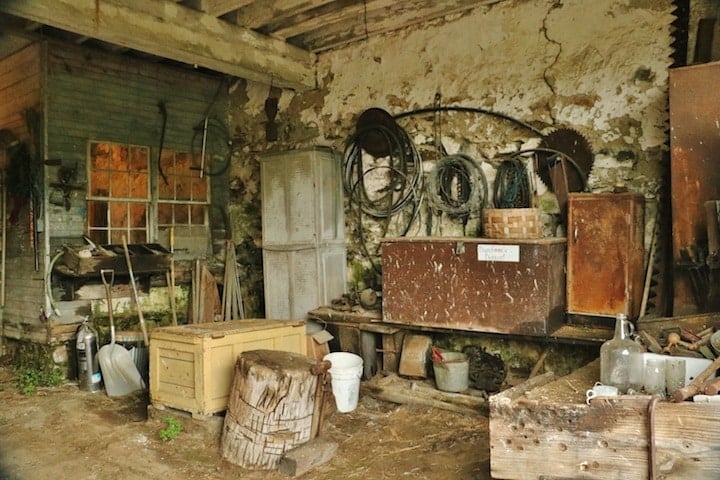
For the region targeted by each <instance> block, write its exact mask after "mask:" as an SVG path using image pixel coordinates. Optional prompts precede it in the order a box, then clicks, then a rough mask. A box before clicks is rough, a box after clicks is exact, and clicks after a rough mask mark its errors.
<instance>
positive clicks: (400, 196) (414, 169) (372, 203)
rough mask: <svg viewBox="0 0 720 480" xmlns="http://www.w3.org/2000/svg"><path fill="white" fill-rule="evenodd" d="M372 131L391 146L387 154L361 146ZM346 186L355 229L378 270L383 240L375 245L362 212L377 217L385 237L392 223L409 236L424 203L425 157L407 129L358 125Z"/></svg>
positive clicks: (349, 149)
mask: <svg viewBox="0 0 720 480" xmlns="http://www.w3.org/2000/svg"><path fill="white" fill-rule="evenodd" d="M368 134H370V136H372V137H373V138H377V139H381V140H382V141H384V142H385V144H386V145H387V147H388V148H387V151H388V155H386V156H384V157H381V158H375V157H373V156H371V155H369V154H367V153H366V152H365V151H364V150H363V149H362V147H361V139H362V138H367V137H366V135H368ZM343 186H344V188H345V191H346V192H347V194H348V197H349V200H350V207H351V208H354V209H356V214H357V217H358V225H357V230H356V234H357V237H358V239H359V243H360V248H361V250H362V253H363V255H364V256H365V257H366V258H367V259H368V260H369V261H370V263H371V265H372V267H373V269H374V270H375V271H376V272H377V273H379V272H380V271H381V267H380V258H379V257H380V254H379V251H380V244H379V242H376V243H375V245H374V246H370V243H371V242H370V241H369V239H368V238H367V235H366V233H365V230H364V229H365V226H364V222H363V220H362V218H363V215H367V216H369V217H371V218H372V219H373V220H375V221H376V222H378V224H379V227H380V238H383V237H385V236H387V235H388V234H389V232H390V231H391V226H392V227H394V228H393V234H397V233H399V236H404V235H406V234H407V232H408V231H409V230H410V227H411V225H412V223H413V222H414V221H415V219H416V218H417V217H418V215H419V211H420V205H421V203H422V200H423V198H422V188H421V187H422V159H421V157H420V155H419V153H418V152H417V150H416V148H415V145H414V144H413V142H412V140H411V139H410V137H409V136H408V135H407V133H406V132H405V130H403V129H402V128H401V127H400V126H396V127H395V128H392V129H390V128H388V127H387V126H385V125H381V124H368V125H365V126H363V127H362V128H359V129H358V130H357V131H356V132H355V134H354V135H352V136H351V137H350V138H348V140H347V141H346V144H345V152H344V166H343Z"/></svg>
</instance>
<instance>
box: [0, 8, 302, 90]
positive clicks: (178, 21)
mask: <svg viewBox="0 0 720 480" xmlns="http://www.w3.org/2000/svg"><path fill="white" fill-rule="evenodd" d="M0 11H3V12H5V13H9V14H11V15H15V16H19V17H23V18H26V19H29V20H32V21H37V22H41V23H44V24H47V25H51V26H53V27H56V28H60V29H63V30H68V31H71V32H74V33H77V34H80V35H87V36H90V37H93V38H97V39H99V40H103V41H106V42H109V43H113V44H117V45H120V46H124V47H127V48H132V49H135V50H139V51H141V52H147V53H150V54H153V55H158V56H160V57H164V58H169V59H172V60H177V61H180V62H184V63H188V64H190V65H199V66H203V67H206V68H209V69H211V70H215V71H218V72H222V73H226V74H229V75H234V76H238V77H242V78H247V79H250V80H254V81H258V82H262V83H266V84H271V83H272V84H273V85H276V86H280V87H285V88H293V89H297V90H308V89H311V88H314V87H315V72H314V56H313V55H312V54H311V53H309V52H306V51H304V50H301V49H299V48H297V47H293V46H292V45H289V44H287V43H285V42H283V41H281V40H277V39H274V38H270V37H266V36H263V35H261V34H258V33H256V32H254V31H252V30H250V29H246V28H243V27H239V26H236V25H232V24H230V23H228V22H225V21H223V20H219V19H217V18H215V17H213V16H211V15H208V14H205V13H202V12H198V11H195V10H192V9H190V8H187V7H183V6H181V5H177V4H176V3H175V2H172V1H167V0H156V1H153V2H137V1H134V0H104V1H103V2H96V1H95V0H56V1H54V2H51V3H49V4H48V3H47V2H45V1H44V0H8V1H5V2H2V3H1V4H0Z"/></svg>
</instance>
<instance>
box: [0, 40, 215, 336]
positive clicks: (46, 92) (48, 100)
mask: <svg viewBox="0 0 720 480" xmlns="http://www.w3.org/2000/svg"><path fill="white" fill-rule="evenodd" d="M226 89H227V85H226V84H223V85H222V88H221V79H220V78H219V77H212V76H208V75H203V74H200V73H197V72H192V71H187V70H182V69H175V68H170V67H168V66H162V65H158V64H156V63H152V62H149V61H143V60H140V59H132V58H127V57H119V56H116V55H112V54H110V53H104V52H99V51H94V50H90V49H87V48H83V47H79V46H76V45H67V44H59V43H52V42H50V43H38V44H34V45H32V46H30V47H27V48H26V49H24V50H22V51H20V52H18V53H16V54H14V55H12V56H10V57H7V58H5V59H3V60H0V92H2V96H3V97H2V98H7V99H10V100H9V101H7V102H4V103H3V104H2V105H0V128H9V129H11V130H12V131H13V132H15V133H16V135H17V136H19V137H20V138H21V139H23V140H25V139H27V138H28V136H29V135H28V129H27V125H26V122H25V118H24V116H23V111H24V110H25V109H27V108H34V109H36V111H37V112H39V113H40V114H41V118H42V119H43V125H42V127H41V128H39V129H38V130H39V132H40V135H41V137H42V138H41V139H40V140H41V141H40V142H39V143H40V144H42V145H43V146H44V149H45V152H44V153H42V154H41V155H40V158H44V159H47V160H48V161H47V162H45V165H40V166H39V169H40V171H41V174H40V176H41V177H43V178H42V179H41V182H40V183H44V185H45V191H44V201H43V202H42V203H43V205H42V209H41V210H42V212H43V215H42V217H41V218H40V219H39V226H40V231H41V232H40V235H39V242H38V244H39V250H40V251H39V257H38V258H39V269H38V270H36V269H35V255H34V251H33V248H32V236H31V235H30V220H29V209H28V206H27V205H21V208H19V209H18V211H17V220H16V221H15V222H14V223H13V224H11V225H9V227H8V248H7V254H8V258H7V267H8V270H7V271H8V275H7V285H6V287H7V302H6V306H5V309H4V311H3V334H4V336H5V337H9V338H15V339H19V340H29V341H33V342H40V343H54V342H57V341H63V340H68V339H70V338H72V336H73V334H74V329H75V325H74V323H75V322H77V321H78V320H79V319H80V318H81V316H82V315H84V314H87V313H89V312H90V302H89V301H80V302H78V301H67V302H61V301H58V302H57V305H58V307H59V309H60V316H57V315H53V312H50V311H48V309H47V305H46V296H45V266H46V265H47V264H48V263H49V262H50V259H51V258H52V256H53V255H54V254H55V253H56V252H57V251H58V250H59V248H61V246H62V245H63V244H67V243H81V242H82V239H81V235H82V234H83V233H85V227H86V222H87V220H86V203H85V198H86V192H85V190H84V189H83V188H78V189H77V190H75V191H73V192H72V196H71V202H70V209H69V210H66V209H65V208H64V206H62V205H54V204H51V203H50V202H49V198H50V195H51V194H53V193H54V198H58V197H59V198H61V196H60V195H58V192H53V187H52V184H53V183H55V182H56V181H57V174H58V169H59V168H60V166H65V167H75V166H77V177H76V178H75V182H74V183H75V185H77V186H81V187H84V186H85V185H86V182H87V157H88V141H89V140H98V141H109V142H117V143H126V144H134V145H146V146H149V147H151V168H152V169H156V168H157V166H156V164H157V160H156V159H157V154H158V147H159V145H160V137H161V132H162V116H161V114H160V109H159V106H158V103H159V102H160V101H163V102H165V105H166V110H167V123H166V129H165V135H164V143H163V145H164V148H167V149H174V150H178V151H189V149H190V144H191V140H192V136H193V132H194V130H193V127H194V126H195V125H198V124H201V123H202V119H203V118H204V116H205V115H206V114H209V115H211V116H213V115H214V116H216V117H217V118H219V119H222V120H223V121H224V120H225V118H224V116H223V115H225V112H227V105H226V102H227V100H226V98H227V96H226ZM218 180H219V179H213V183H214V184H216V183H217V182H218ZM220 199H222V195H220V196H219V197H218V199H216V200H215V201H217V200H220ZM222 203H224V201H222V200H221V203H220V204H222ZM152 235H153V233H152V232H151V236H152ZM149 240H150V241H155V240H156V239H155V238H150V239H149ZM45 245H49V247H50V248H49V249H48V250H47V252H46V251H45V248H44V247H45ZM54 286H55V285H53V287H54ZM56 300H57V299H56ZM48 316H49V317H50V318H49V319H48V318H47V317H48Z"/></svg>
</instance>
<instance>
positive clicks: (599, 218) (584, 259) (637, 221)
mask: <svg viewBox="0 0 720 480" xmlns="http://www.w3.org/2000/svg"><path fill="white" fill-rule="evenodd" d="M644 214H645V200H644V198H643V196H642V195H641V194H636V193H573V194H570V195H569V196H568V247H567V250H568V256H567V269H568V272H567V305H568V312H569V313H574V314H584V315H598V316H615V315H616V314H618V313H624V314H626V315H627V316H628V317H630V318H637V316H638V314H639V312H640V303H641V301H642V294H643V280H644V269H643V265H644V236H643V235H644V230H645V225H644Z"/></svg>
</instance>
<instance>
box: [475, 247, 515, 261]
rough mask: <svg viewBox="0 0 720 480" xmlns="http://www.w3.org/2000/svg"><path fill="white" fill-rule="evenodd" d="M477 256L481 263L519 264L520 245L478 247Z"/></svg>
mask: <svg viewBox="0 0 720 480" xmlns="http://www.w3.org/2000/svg"><path fill="white" fill-rule="evenodd" d="M477 256H478V260H479V261H481V262H519V261H520V245H478V247H477Z"/></svg>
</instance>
